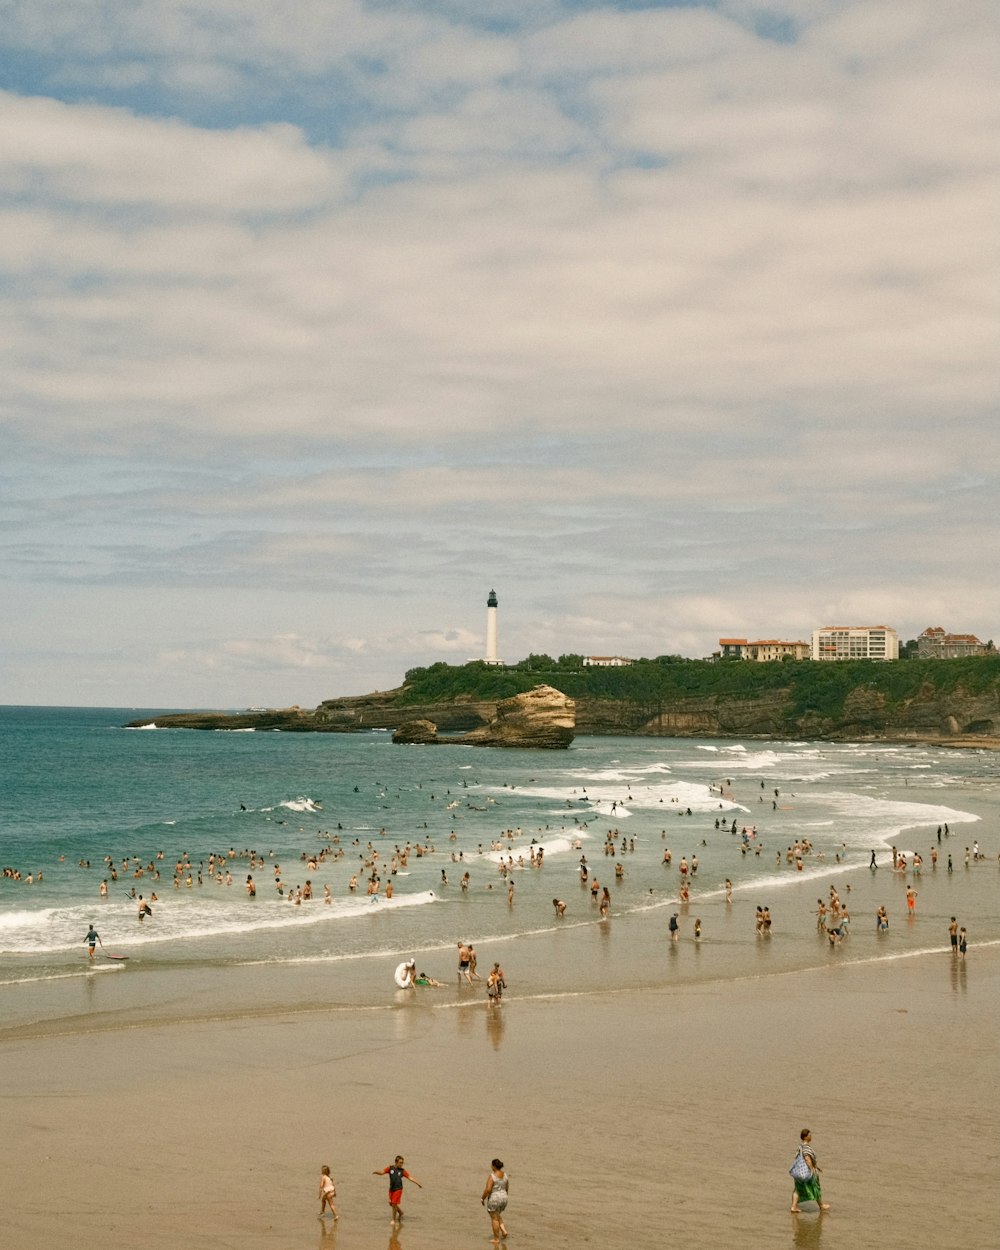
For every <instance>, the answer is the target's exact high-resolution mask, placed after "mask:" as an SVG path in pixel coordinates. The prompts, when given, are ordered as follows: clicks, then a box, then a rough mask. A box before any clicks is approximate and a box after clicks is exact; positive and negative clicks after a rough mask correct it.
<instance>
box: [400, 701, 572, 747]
mask: <svg viewBox="0 0 1000 1250" xmlns="http://www.w3.org/2000/svg"><path fill="white" fill-rule="evenodd" d="M575 727H576V708H575V705H574V703H573V700H572V699H568V698H567V697H566V696H565V695H564V694H563V693H562V691H561V690H555V689H553V687H552V686H535V688H534V689H533V690H528V691H526V692H525V693H524V694H516V695H513V696H512V697H511V698H509V699H501V700H500V701H499V702H498V703H497V705H496V710H495V712H494V714H493V715H492V716H491V717H490V720H489V722H488V723H487V724H485V725H481V726H480V727H479V728H478V729H473V730H472V731H471V732H469V733H467V734H462V735H460V736H458V737H450V738H441V737H439V735H438V732H437V726H436V725H435V724H434V723H433V722H432V721H429V720H426V719H423V718H418V719H415V720H409V721H406V722H404V723H403V724H402V725H400V726H399V728H398V729H397V730H396V731H395V733H394V734H393V735H392V740H393V742H402V743H421V744H427V745H429V744H436V745H440V744H448V745H450V746H480V747H526V748H530V749H535V750H537V749H539V748H541V749H544V750H562V749H565V748H566V747H568V746H569V744H570V743H571V742H572V741H573V733H574V729H575Z"/></svg>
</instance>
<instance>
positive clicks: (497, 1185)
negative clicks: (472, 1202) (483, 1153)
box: [480, 1159, 510, 1244]
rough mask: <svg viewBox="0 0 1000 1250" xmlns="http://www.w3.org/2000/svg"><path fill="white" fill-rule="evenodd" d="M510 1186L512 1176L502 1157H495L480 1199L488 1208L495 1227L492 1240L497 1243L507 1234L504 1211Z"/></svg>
mask: <svg viewBox="0 0 1000 1250" xmlns="http://www.w3.org/2000/svg"><path fill="white" fill-rule="evenodd" d="M509 1188H510V1177H509V1176H508V1175H507V1173H506V1172H505V1171H504V1170H503V1163H502V1162H501V1160H500V1159H494V1160H493V1162H492V1164H491V1165H490V1174H489V1176H488V1177H487V1178H486V1186H485V1188H484V1189H483V1196H482V1198H481V1199H480V1201H481V1202H482V1204H483V1206H484V1207H485V1208H486V1214H487V1215H488V1216H489V1217H490V1224H491V1225H492V1227H493V1236H492V1237H491V1238H490V1241H491V1242H493V1243H494V1244H496V1243H497V1242H498V1241H499V1240H500V1238H501V1237H506V1236H507V1226H506V1224H504V1222H503V1213H504V1211H506V1210H507V1191H508V1189H509Z"/></svg>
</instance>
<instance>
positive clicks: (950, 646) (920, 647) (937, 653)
mask: <svg viewBox="0 0 1000 1250" xmlns="http://www.w3.org/2000/svg"><path fill="white" fill-rule="evenodd" d="M990 650H991V648H990V646H989V644H988V643H985V642H980V641H979V639H978V638H977V637H976V635H975V634H948V633H946V632H945V631H944V630H943V629H942V628H941V626H940V625H932V626H930V627H929V628H928V629H925V630H924V632H923V633H922V634H921V635H920V637H919V638H918V639H917V656H918V658H919V659H921V660H955V659H958V658H959V657H961V656H964V655H987V654H988V653H989V651H990Z"/></svg>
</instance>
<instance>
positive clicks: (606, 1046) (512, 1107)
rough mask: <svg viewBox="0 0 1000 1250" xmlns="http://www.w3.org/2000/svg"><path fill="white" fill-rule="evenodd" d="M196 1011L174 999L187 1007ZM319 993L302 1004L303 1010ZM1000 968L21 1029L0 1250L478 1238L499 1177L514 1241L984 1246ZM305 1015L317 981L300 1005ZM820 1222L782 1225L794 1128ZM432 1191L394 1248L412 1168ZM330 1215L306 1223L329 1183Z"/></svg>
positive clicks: (884, 968)
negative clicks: (814, 1181) (811, 1168)
mask: <svg viewBox="0 0 1000 1250" xmlns="http://www.w3.org/2000/svg"><path fill="white" fill-rule="evenodd" d="M172 988H173V989H174V990H176V991H181V989H182V987H180V986H178V985H175V986H173V987H172ZM306 988H307V987H305V986H304V990H305V989H306ZM998 989H1000V949H998V948H997V947H989V948H981V949H978V950H973V951H971V952H970V955H969V958H968V960H967V961H966V962H965V963H964V964H961V965H959V962H958V961H957V960H953V959H952V957H951V956H950V954H949V953H948V952H946V951H942V952H941V953H939V954H938V953H935V954H931V955H920V956H915V957H908V958H890V959H880V960H877V961H874V962H871V963H864V964H857V963H855V964H852V965H849V966H848V965H843V966H839V967H838V966H836V965H829V964H826V965H822V966H821V965H820V964H819V962H818V963H817V968H816V970H815V971H813V972H806V973H798V974H795V975H789V974H777V975H773V976H762V977H752V978H745V979H741V980H732V981H714V982H711V983H707V984H696V985H693V986H681V987H677V986H674V987H671V988H669V989H663V990H657V989H646V990H643V991H637V990H629V991H623V992H622V993H620V994H615V993H607V992H600V993H593V994H591V993H579V994H568V995H563V996H548V997H545V996H539V997H536V998H528V999H523V998H522V999H519V998H518V995H517V992H516V989H514V988H512V990H511V993H510V996H509V998H508V999H507V1000H506V1001H505V1002H504V1004H503V1006H502V1007H500V1008H499V1009H492V1010H491V1009H490V1008H489V1007H487V1005H486V1004H485V1003H484V1002H483V1000H482V997H481V996H480V995H478V994H475V995H472V994H470V995H468V996H465V997H463V996H461V995H456V992H455V991H454V990H453V989H448V990H443V991H440V992H439V996H437V997H429V996H426V995H425V996H424V997H421V998H417V999H412V998H411V999H409V1000H407V999H406V998H405V996H404V998H403V1000H402V1001H401V1002H400V1001H399V1000H398V998H397V999H394V1000H393V1002H392V1003H391V1004H389V1005H387V1006H386V1007H384V1008H374V1009H367V1010H360V1011H359V1010H354V1009H351V1008H350V1007H349V1006H348V1007H336V1008H333V1009H331V1008H330V1007H326V1006H315V1007H308V1006H306V1007H304V1008H303V1009H302V1010H301V1011H298V1012H294V1013H289V1012H288V1011H287V1010H284V1009H283V1010H281V1011H278V1012H274V1013H272V1012H270V1011H269V1010H268V1007H267V1004H266V1003H257V1004H248V1005H247V1007H246V1010H245V1011H243V1012H242V1013H240V1014H237V1015H235V1016H234V1017H232V1018H225V1019H217V1020H211V1019H204V1018H201V1019H191V1018H189V1017H188V1016H186V1015H185V1011H184V1007H183V1004H182V1001H181V994H178V1002H177V1018H176V1020H175V1022H173V1023H171V1024H166V1025H164V1024H159V1023H153V1024H148V1025H143V1024H130V1022H129V1020H128V1019H122V1018H116V1016H115V1015H114V1014H113V1013H112V1014H108V1015H104V1016H95V1017H94V1018H93V1019H91V1020H89V1021H88V1022H87V1023H86V1024H85V1025H76V1026H73V1027H70V1028H68V1029H66V1030H64V1031H60V1028H59V1025H58V1024H57V1023H55V1024H45V1025H43V1026H40V1027H38V1028H34V1029H25V1030H23V1031H21V1032H20V1033H19V1034H16V1033H15V1034H14V1035H11V1034H9V1033H8V1034H7V1035H6V1036H5V1040H4V1041H3V1042H2V1044H0V1049H2V1059H3V1070H4V1072H5V1076H6V1079H5V1082H4V1086H5V1092H4V1103H5V1115H4V1124H5V1128H6V1140H7V1144H8V1150H7V1168H6V1171H7V1192H8V1199H7V1204H6V1211H5V1221H4V1222H5V1225H6V1228H7V1244H9V1245H11V1246H16V1247H18V1250H36V1248H37V1250H41V1248H42V1247H45V1248H46V1250H49V1248H51V1247H52V1246H53V1245H59V1244H62V1243H63V1242H68V1241H70V1240H72V1242H73V1243H74V1244H84V1245H92V1246H100V1247H106V1248H108V1250H115V1248H117V1247H125V1246H135V1245H142V1246H145V1247H153V1248H159V1247H163V1248H164V1250H166V1248H167V1247H172V1248H173V1247H186V1248H189V1250H196V1248H200V1247H205V1248H206V1250H208V1248H213V1250H214V1248H217V1247H234V1248H238V1250H265V1248H267V1250H271V1248H277V1247H282V1248H284V1247H303V1248H305V1247H308V1248H309V1250H314V1248H315V1247H330V1248H333V1247H337V1248H338V1250H355V1248H357V1250H362V1248H365V1250H367V1248H369V1247H372V1248H374V1247H379V1248H380V1250H381V1247H384V1246H386V1245H388V1246H389V1247H391V1248H393V1250H397V1248H399V1250H454V1248H457V1247H466V1246H469V1245H475V1244H477V1243H480V1242H482V1243H483V1244H488V1238H489V1222H488V1219H487V1217H486V1215H485V1213H484V1212H483V1210H482V1208H481V1206H480V1204H479V1194H480V1193H481V1189H482V1184H483V1181H484V1179H485V1177H486V1175H487V1172H488V1169H489V1161H490V1159H491V1157H493V1156H494V1155H499V1156H500V1157H501V1158H503V1159H504V1161H505V1163H506V1165H507V1169H508V1171H509V1173H510V1175H511V1178H512V1180H511V1202H510V1207H509V1211H508V1225H509V1227H510V1230H511V1242H512V1244H514V1245H516V1246H523V1247H546V1248H548V1250H560V1248H562V1247H570V1246H577V1245H580V1244H599V1243H600V1244H603V1245H612V1246H649V1247H653V1246H660V1245H663V1244H665V1243H669V1244H672V1245H682V1246H725V1247H728V1246H737V1245H746V1246H785V1245H788V1246H825V1247H828V1250H834V1248H836V1247H851V1246H862V1245H867V1244H872V1243H873V1242H874V1243H877V1244H878V1245H879V1246H880V1248H881V1250H897V1248H898V1250H904V1248H905V1250H912V1248H913V1247H915V1246H933V1247H936V1248H937V1250H987V1248H989V1247H992V1246H995V1244H996V1227H997V1215H998V1199H997V1194H998V1192H1000V1186H998V1182H1000V1169H998V1161H997V1141H998V1132H997V1129H998V1113H997V1100H996V1088H997V1076H998V1063H997V1057H998V1056H997V1041H996V1002H997V991H998ZM309 993H311V989H310V990H309ZM805 1124H808V1125H809V1127H811V1128H812V1130H813V1133H814V1141H815V1145H816V1147H817V1151H818V1155H819V1161H820V1164H821V1166H822V1167H823V1170H824V1171H823V1176H824V1184H825V1197H826V1198H827V1199H828V1200H829V1201H830V1203H831V1204H832V1210H831V1212H830V1213H829V1214H828V1215H825V1216H823V1217H822V1218H820V1217H819V1216H816V1215H808V1214H804V1215H802V1216H799V1217H797V1218H796V1217H793V1216H792V1215H790V1214H789V1212H788V1207H789V1198H790V1193H791V1183H790V1181H789V1180H788V1177H787V1169H788V1167H789V1164H790V1162H791V1158H792V1156H793V1153H794V1148H795V1145H796V1143H797V1138H798V1131H799V1128H800V1127H802V1126H803V1125H805ZM396 1153H401V1154H404V1155H405V1157H406V1162H407V1167H408V1168H409V1169H411V1170H412V1172H413V1173H414V1175H416V1176H417V1177H418V1179H420V1180H421V1181H422V1182H423V1184H424V1189H423V1190H418V1189H416V1188H414V1187H409V1188H408V1190H407V1193H406V1198H405V1202H404V1209H405V1210H406V1211H407V1212H408V1219H407V1222H406V1223H405V1224H404V1226H403V1230H402V1232H401V1233H400V1234H399V1236H398V1237H395V1238H393V1237H392V1236H391V1232H390V1224H389V1218H388V1214H389V1213H388V1206H387V1203H386V1183H385V1181H384V1179H383V1178H376V1177H374V1176H372V1175H371V1172H372V1171H373V1169H376V1168H381V1167H382V1166H383V1165H384V1164H386V1163H388V1162H389V1161H390V1160H391V1158H392V1157H393V1156H394V1155H395V1154H396ZM323 1163H329V1164H330V1166H331V1168H332V1171H333V1175H334V1177H335V1179H336V1181H337V1185H338V1189H339V1197H338V1205H339V1209H340V1213H341V1219H340V1223H339V1225H338V1226H336V1229H335V1230H334V1229H333V1228H331V1227H328V1226H330V1225H332V1221H331V1220H329V1219H328V1220H326V1221H325V1225H326V1226H327V1227H324V1224H321V1222H320V1221H319V1220H318V1219H317V1212H318V1202H316V1200H315V1193H316V1188H317V1184H318V1178H319V1169H320V1166H321V1164H323Z"/></svg>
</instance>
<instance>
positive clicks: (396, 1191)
mask: <svg viewBox="0 0 1000 1250" xmlns="http://www.w3.org/2000/svg"><path fill="white" fill-rule="evenodd" d="M372 1176H388V1177H389V1206H390V1207H392V1224H393V1226H395V1225H396V1224H401V1223H402V1222H403V1211H402V1205H401V1204H402V1201H403V1181H404V1180H408V1181H412V1182H413V1183H414V1185H416V1187H417V1188H418V1189H423V1185H421V1183H420V1182H419V1181H418V1180H417V1178H416V1177H415V1176H411V1175H410V1174H409V1172H407V1170H406V1168H404V1167H403V1156H402V1155H396V1158H395V1160H394V1161H393V1162H392V1163H389V1164H387V1165H386V1166H385V1167H384V1168H382V1170H381V1171H376V1172H372Z"/></svg>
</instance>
